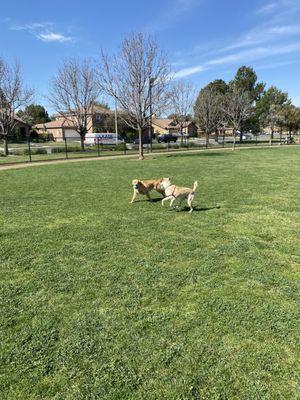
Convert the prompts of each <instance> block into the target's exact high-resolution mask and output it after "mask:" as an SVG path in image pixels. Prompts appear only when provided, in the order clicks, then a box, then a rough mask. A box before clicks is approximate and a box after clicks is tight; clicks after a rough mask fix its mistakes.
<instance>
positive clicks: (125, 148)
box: [124, 142, 127, 156]
mask: <svg viewBox="0 0 300 400" xmlns="http://www.w3.org/2000/svg"><path fill="white" fill-rule="evenodd" d="M126 150H127V147H126V143H125V142H124V155H125V156H126Z"/></svg>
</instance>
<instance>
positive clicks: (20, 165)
mask: <svg viewBox="0 0 300 400" xmlns="http://www.w3.org/2000/svg"><path fill="white" fill-rule="evenodd" d="M282 147H283V146H274V145H273V146H270V145H266V146H263V145H262V146H257V147H256V146H245V147H236V148H235V150H234V151H235V152H236V151H240V150H249V149H256V150H258V149H276V148H282ZM215 151H233V150H232V148H231V147H221V148H217V149H206V148H205V149H196V150H195V149H194V150H175V151H164V152H160V153H146V154H144V157H145V159H147V158H154V157H157V156H166V155H172V154H191V153H203V152H215ZM116 159H125V160H130V159H138V155H137V154H128V155H118V156H101V157H84V158H71V159H63V160H45V161H34V162H26V163H23V162H19V163H15V164H9V165H7V164H3V165H0V171H1V170H8V169H19V168H29V167H36V166H41V165H52V164H66V163H74V162H83V161H102V160H116Z"/></svg>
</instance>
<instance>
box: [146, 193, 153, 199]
mask: <svg viewBox="0 0 300 400" xmlns="http://www.w3.org/2000/svg"><path fill="white" fill-rule="evenodd" d="M146 196H147V197H148V199H149V201H152V199H151V196H150V193H149V192H147V193H146Z"/></svg>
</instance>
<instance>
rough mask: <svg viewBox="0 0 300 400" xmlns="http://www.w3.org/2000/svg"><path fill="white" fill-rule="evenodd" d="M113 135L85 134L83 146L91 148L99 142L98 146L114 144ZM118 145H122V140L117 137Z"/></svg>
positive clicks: (114, 137)
mask: <svg viewBox="0 0 300 400" xmlns="http://www.w3.org/2000/svg"><path fill="white" fill-rule="evenodd" d="M116 136H117V135H116V134H115V133H87V134H86V135H85V139H84V144H85V145H87V146H93V145H95V144H97V143H98V142H99V144H109V145H114V144H116ZM118 143H124V139H122V138H121V137H120V136H118Z"/></svg>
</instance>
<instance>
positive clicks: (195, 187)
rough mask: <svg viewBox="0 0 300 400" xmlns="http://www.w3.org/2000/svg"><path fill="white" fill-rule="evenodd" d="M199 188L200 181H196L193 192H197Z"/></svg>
mask: <svg viewBox="0 0 300 400" xmlns="http://www.w3.org/2000/svg"><path fill="white" fill-rule="evenodd" d="M197 187H198V181H195V182H194V186H193V192H195V191H196V189H197Z"/></svg>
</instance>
